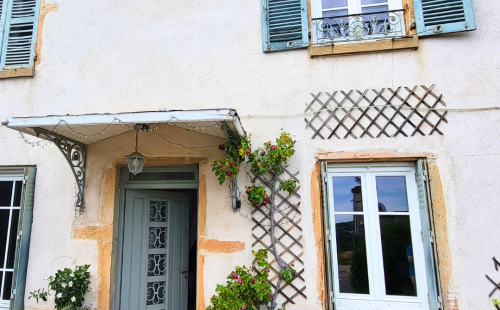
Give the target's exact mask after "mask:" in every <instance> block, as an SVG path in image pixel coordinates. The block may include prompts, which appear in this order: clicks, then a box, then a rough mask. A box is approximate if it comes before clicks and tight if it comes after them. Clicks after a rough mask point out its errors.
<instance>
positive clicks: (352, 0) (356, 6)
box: [311, 0, 406, 44]
mask: <svg viewBox="0 0 500 310" xmlns="http://www.w3.org/2000/svg"><path fill="white" fill-rule="evenodd" d="M380 5H388V10H389V11H392V10H402V9H403V0H386V2H383V3H375V4H367V5H362V4H361V0H347V6H346V7H341V8H334V9H323V7H322V0H311V18H313V19H314V18H321V17H323V12H327V11H336V10H345V9H347V14H348V15H352V14H362V9H363V8H367V7H376V6H380ZM366 15H369V13H366ZM398 15H399V18H400V20H401V23H402V24H401V27H402V28H401V29H400V31H401V32H402V35H406V27H405V19H404V14H403V12H400V13H398ZM311 25H312V27H311V28H312V29H311V31H312V39H313V43H319V44H321V43H332V42H333V43H335V44H347V43H357V42H369V41H375V40H380V39H392V36H388V37H385V36H383V35H376V36H374V37H373V38H372V39H369V40H362V41H339V42H337V41H335V40H333V41H331V40H326V39H318V34H317V29H316V23H315V22H314V21H313V22H312V23H311Z"/></svg>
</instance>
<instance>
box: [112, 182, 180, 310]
mask: <svg viewBox="0 0 500 310" xmlns="http://www.w3.org/2000/svg"><path fill="white" fill-rule="evenodd" d="M122 210H124V212H123V217H121V218H122V221H123V224H122V228H123V229H122V230H121V231H122V234H123V235H122V240H123V241H122V242H121V245H122V246H121V262H120V263H119V264H118V266H119V267H120V266H121V268H120V269H121V276H120V281H119V283H118V284H119V288H117V289H119V290H120V294H119V296H120V297H119V299H120V300H119V304H118V309H120V310H187V301H188V251H189V249H188V246H189V229H188V228H189V227H188V226H189V196H188V195H187V194H181V193H171V192H162V191H152V190H126V192H125V202H124V209H122ZM119 257H120V256H119ZM118 272H120V270H118Z"/></svg>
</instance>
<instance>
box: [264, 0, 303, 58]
mask: <svg viewBox="0 0 500 310" xmlns="http://www.w3.org/2000/svg"><path fill="white" fill-rule="evenodd" d="M261 5H262V7H261V10H262V47H263V49H264V52H272V51H283V50H290V49H297V48H304V47H308V46H309V31H308V21H307V1H306V0H261Z"/></svg>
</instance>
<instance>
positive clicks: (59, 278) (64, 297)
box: [29, 265, 90, 310]
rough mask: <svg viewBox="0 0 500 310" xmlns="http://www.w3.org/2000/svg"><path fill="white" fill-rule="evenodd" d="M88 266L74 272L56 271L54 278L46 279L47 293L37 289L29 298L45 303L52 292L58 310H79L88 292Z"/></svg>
mask: <svg viewBox="0 0 500 310" xmlns="http://www.w3.org/2000/svg"><path fill="white" fill-rule="evenodd" d="M89 267H90V265H83V266H76V267H75V270H71V269H69V268H65V269H64V270H58V271H57V272H56V274H55V275H54V276H50V277H49V278H48V281H49V284H48V291H45V289H38V290H36V291H33V292H30V297H29V298H31V297H34V298H35V299H36V301H37V302H38V299H42V300H43V301H47V296H48V295H50V293H49V292H50V291H54V303H55V304H56V309H58V310H62V309H65V310H76V309H80V308H81V307H82V305H83V302H84V300H85V294H86V293H87V292H88V290H89V285H90V273H89V272H88V269H89Z"/></svg>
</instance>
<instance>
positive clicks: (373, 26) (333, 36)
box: [311, 0, 406, 43]
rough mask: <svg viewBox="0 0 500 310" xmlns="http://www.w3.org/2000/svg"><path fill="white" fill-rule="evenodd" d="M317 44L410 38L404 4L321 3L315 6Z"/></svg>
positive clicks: (371, 0)
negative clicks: (405, 19) (406, 29)
mask: <svg viewBox="0 0 500 310" xmlns="http://www.w3.org/2000/svg"><path fill="white" fill-rule="evenodd" d="M311 10H312V12H311V13H312V16H313V18H312V38H313V42H315V43H337V42H338V43H340V42H354V41H367V40H377V39H384V38H388V37H397V36H399V37H401V36H404V35H405V34H406V32H405V22H404V10H403V3H402V0H318V1H313V3H312V7H311Z"/></svg>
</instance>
